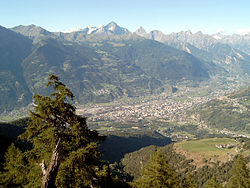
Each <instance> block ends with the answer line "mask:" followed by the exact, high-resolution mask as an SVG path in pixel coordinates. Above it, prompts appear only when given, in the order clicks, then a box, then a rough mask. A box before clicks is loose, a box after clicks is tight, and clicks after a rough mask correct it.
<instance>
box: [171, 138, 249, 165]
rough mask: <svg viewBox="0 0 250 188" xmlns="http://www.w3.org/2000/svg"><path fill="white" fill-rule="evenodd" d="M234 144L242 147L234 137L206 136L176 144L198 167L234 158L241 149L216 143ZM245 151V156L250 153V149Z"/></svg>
mask: <svg viewBox="0 0 250 188" xmlns="http://www.w3.org/2000/svg"><path fill="white" fill-rule="evenodd" d="M219 144H221V145H224V144H234V145H238V148H241V147H242V144H241V143H240V142H239V141H235V139H232V138H206V139H201V140H193V141H184V142H179V143H175V144H174V148H175V151H176V152H177V153H180V154H183V155H185V156H186V158H187V159H193V160H194V164H195V165H196V166H197V167H201V166H204V165H209V163H213V162H217V161H220V163H222V162H227V161H229V160H232V159H233V158H234V156H235V155H237V154H239V153H240V149H238V150H237V149H236V147H233V148H231V149H220V148H217V147H216V145H219ZM241 151H243V154H244V155H245V156H248V155H250V151H244V150H241Z"/></svg>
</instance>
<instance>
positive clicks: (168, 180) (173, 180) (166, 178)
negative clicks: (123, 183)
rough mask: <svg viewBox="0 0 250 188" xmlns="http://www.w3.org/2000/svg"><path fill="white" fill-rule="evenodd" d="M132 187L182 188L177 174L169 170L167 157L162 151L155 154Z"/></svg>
mask: <svg viewBox="0 0 250 188" xmlns="http://www.w3.org/2000/svg"><path fill="white" fill-rule="evenodd" d="M132 185H133V186H134V187H137V188H152V187H154V188H163V187H166V188H167V187H169V188H176V187H180V186H179V181H178V176H177V174H176V173H175V172H174V171H173V170H171V169H170V168H169V166H168V164H167V160H166V157H165V155H164V154H163V153H161V152H160V151H157V152H155V153H154V154H153V156H152V157H151V158H150V161H149V164H148V165H147V166H145V168H144V169H143V170H142V172H141V176H140V177H139V178H138V179H137V180H135V182H134V183H133V184H132Z"/></svg>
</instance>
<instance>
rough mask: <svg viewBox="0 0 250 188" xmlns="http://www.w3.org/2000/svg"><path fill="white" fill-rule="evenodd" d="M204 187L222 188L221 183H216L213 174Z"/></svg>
mask: <svg viewBox="0 0 250 188" xmlns="http://www.w3.org/2000/svg"><path fill="white" fill-rule="evenodd" d="M205 188H223V186H222V185H221V184H219V183H218V181H217V180H216V178H215V177H214V176H213V177H212V178H211V179H210V180H209V181H208V182H207V183H206V184H205Z"/></svg>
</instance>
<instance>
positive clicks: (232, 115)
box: [190, 87, 250, 134]
mask: <svg viewBox="0 0 250 188" xmlns="http://www.w3.org/2000/svg"><path fill="white" fill-rule="evenodd" d="M249 107H250V87H247V88H245V89H242V90H240V91H238V92H235V93H233V94H231V95H227V96H225V97H222V98H218V99H214V100H211V101H209V102H208V103H206V104H203V105H201V106H199V107H197V108H196V109H194V110H192V111H191V114H193V115H194V116H196V117H197V118H198V119H199V121H200V122H203V124H205V125H207V126H208V127H210V128H214V129H217V130H228V131H235V132H241V133H246V134H249V133H250V120H249ZM191 114H190V115H191Z"/></svg>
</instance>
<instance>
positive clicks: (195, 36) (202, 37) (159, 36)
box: [136, 30, 250, 76]
mask: <svg viewBox="0 0 250 188" xmlns="http://www.w3.org/2000/svg"><path fill="white" fill-rule="evenodd" d="M136 34H137V35H139V36H142V37H145V38H150V39H152V40H156V41H159V42H162V43H164V44H167V45H169V46H172V47H174V48H177V49H180V50H183V51H186V52H188V53H190V54H192V55H194V56H195V57H197V58H199V59H202V60H204V61H208V62H213V63H215V64H216V65H218V66H220V67H222V68H224V69H225V70H226V71H227V72H228V73H229V75H233V76H235V75H240V76H244V75H245V74H247V75H249V74H250V56H249V55H248V54H247V53H248V50H247V49H248V46H247V45H246V44H245V43H247V41H249V37H248V36H247V35H246V36H245V37H244V39H245V40H246V41H244V42H243V41H242V39H243V37H239V36H237V35H233V36H231V37H224V36H221V35H220V36H217V35H216V36H211V35H207V34H203V33H202V32H200V31H199V32H197V33H192V32H191V31H181V32H179V33H171V34H169V35H165V34H163V33H162V32H160V31H157V30H155V31H151V32H150V33H145V32H138V31H137V32H136ZM240 39H241V40H240ZM241 45H242V48H241V47H240V46H241ZM234 47H235V48H236V49H235V48H234ZM240 49H244V51H245V52H247V53H244V52H243V51H240ZM247 75H246V76H247Z"/></svg>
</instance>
